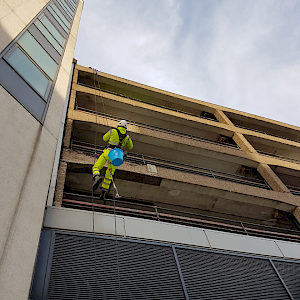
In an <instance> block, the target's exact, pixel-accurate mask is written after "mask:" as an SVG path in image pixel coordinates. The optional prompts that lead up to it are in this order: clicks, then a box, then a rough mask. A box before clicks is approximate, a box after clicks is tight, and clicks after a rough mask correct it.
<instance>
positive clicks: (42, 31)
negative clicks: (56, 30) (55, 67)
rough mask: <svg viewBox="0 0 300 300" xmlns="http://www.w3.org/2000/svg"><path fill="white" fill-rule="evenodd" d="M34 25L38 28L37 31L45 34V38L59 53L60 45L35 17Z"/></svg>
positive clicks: (60, 50)
mask: <svg viewBox="0 0 300 300" xmlns="http://www.w3.org/2000/svg"><path fill="white" fill-rule="evenodd" d="M34 25H35V26H36V27H37V28H38V29H39V31H40V32H41V33H42V34H43V35H44V36H45V38H46V39H47V40H48V41H49V42H50V43H51V44H52V46H53V47H54V48H55V49H56V51H57V52H58V53H59V54H61V53H62V47H61V46H60V45H59V43H58V42H57V41H56V39H55V38H54V37H53V36H52V35H51V33H49V31H48V30H47V29H46V28H45V27H44V25H43V24H42V23H41V21H40V20H39V19H36V20H35V22H34Z"/></svg>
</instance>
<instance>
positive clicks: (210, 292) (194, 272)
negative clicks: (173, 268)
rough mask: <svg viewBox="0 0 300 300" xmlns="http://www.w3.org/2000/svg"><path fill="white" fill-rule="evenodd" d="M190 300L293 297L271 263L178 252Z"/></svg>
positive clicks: (191, 251) (215, 254) (183, 250)
mask: <svg viewBox="0 0 300 300" xmlns="http://www.w3.org/2000/svg"><path fill="white" fill-rule="evenodd" d="M176 253H177V256H178V259H179V262H180V267H181V271H182V274H183V278H184V282H185V286H186V288H187V292H188V295H189V299H190V300H192V299H201V300H205V299H207V300H210V299H214V300H218V299H228V300H229V299H230V300H232V299H235V300H237V299H240V300H245V299H260V300H262V299H268V300H269V299H278V300H285V299H286V300H288V299H290V297H289V296H288V294H287V292H286V291H285V289H284V287H283V285H282V283H281V282H280V280H279V279H278V277H277V275H276V273H275V271H274V269H273V267H272V266H271V264H270V262H269V261H268V260H264V259H259V258H250V257H242V256H236V255H227V254H219V253H211V252H202V251H197V250H189V249H181V248H176Z"/></svg>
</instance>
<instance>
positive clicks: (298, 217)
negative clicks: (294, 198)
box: [293, 206, 300, 223]
mask: <svg viewBox="0 0 300 300" xmlns="http://www.w3.org/2000/svg"><path fill="white" fill-rule="evenodd" d="M293 215H294V217H295V218H296V220H297V221H298V222H299V223H300V207H299V206H297V207H296V208H295V209H294V211H293Z"/></svg>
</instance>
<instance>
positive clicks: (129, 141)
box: [126, 135, 133, 150]
mask: <svg viewBox="0 0 300 300" xmlns="http://www.w3.org/2000/svg"><path fill="white" fill-rule="evenodd" d="M127 136H128V139H127V141H126V147H127V148H128V149H129V150H131V149H132V148H133V142H132V139H131V138H130V136H129V135H127Z"/></svg>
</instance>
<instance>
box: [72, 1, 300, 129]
mask: <svg viewBox="0 0 300 300" xmlns="http://www.w3.org/2000/svg"><path fill="white" fill-rule="evenodd" d="M299 20H300V1H298V0H148V1H147V0H85V1H84V7H83V12H82V16H81V21H80V26H79V32H78V38H77V44H76V48H75V54H74V57H75V58H76V59H77V60H78V64H79V65H82V66H85V67H92V68H94V69H97V70H99V71H101V72H105V73H108V74H112V75H115V76H119V77H122V78H126V79H129V80H132V81H136V82H139V83H142V84H146V85H149V86H152V87H155V88H159V89H162V90H165V91H169V92H172V93H176V94H180V95H183V96H187V97H192V98H195V99H198V100H202V101H206V102H209V103H214V104H218V105H221V106H225V107H228V108H233V109H236V110H239V111H244V112H247V113H251V114H255V115H259V116H263V117H266V118H270V119H273V120H277V121H281V122H284V123H287V124H291V125H296V126H299V127H300V109H299V106H300V103H299V102H300V21H299Z"/></svg>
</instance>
